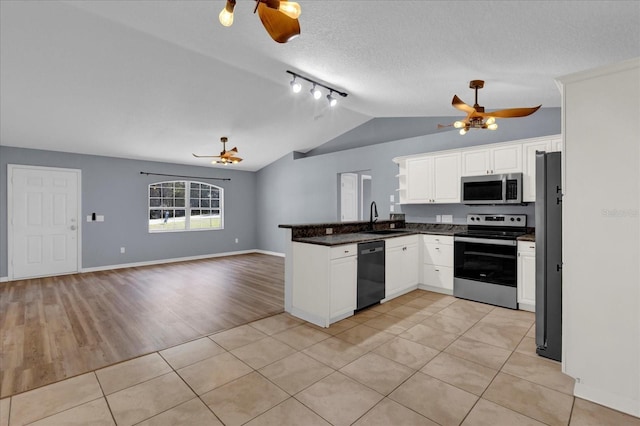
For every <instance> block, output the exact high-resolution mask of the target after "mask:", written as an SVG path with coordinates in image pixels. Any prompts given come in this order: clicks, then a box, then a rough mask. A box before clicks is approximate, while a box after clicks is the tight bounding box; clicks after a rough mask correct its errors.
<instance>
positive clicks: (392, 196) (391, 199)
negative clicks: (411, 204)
mask: <svg viewBox="0 0 640 426" xmlns="http://www.w3.org/2000/svg"><path fill="white" fill-rule="evenodd" d="M395 200H396V197H395V196H394V195H393V194H391V195H389V201H391V202H392V203H393V202H394V201H395Z"/></svg>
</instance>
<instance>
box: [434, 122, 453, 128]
mask: <svg viewBox="0 0 640 426" xmlns="http://www.w3.org/2000/svg"><path fill="white" fill-rule="evenodd" d="M445 127H453V123H451V124H438V129H444V128H445Z"/></svg>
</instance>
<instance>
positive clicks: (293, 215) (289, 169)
mask: <svg viewBox="0 0 640 426" xmlns="http://www.w3.org/2000/svg"><path fill="white" fill-rule="evenodd" d="M560 117H561V115H560V108H547V109H541V110H539V111H538V112H536V113H535V114H534V115H532V116H529V117H525V118H518V119H513V120H500V122H499V124H500V128H499V129H498V130H497V131H495V132H493V131H486V130H472V131H470V132H469V133H467V134H466V135H465V136H460V135H459V134H458V133H457V132H456V131H450V132H443V133H438V134H431V135H427V136H419V137H414V138H409V139H404V140H399V141H392V142H387V143H380V144H377V145H371V146H367V147H360V148H354V149H350V150H345V151H340V152H333V153H329V154H324V155H318V156H311V157H305V158H299V159H297V160H294V159H293V155H287V156H285V157H282V158H280V159H279V160H278V161H275V162H274V163H272V164H270V165H268V166H266V167H264V168H262V169H261V170H259V171H258V172H257V175H258V177H257V193H258V198H257V206H258V217H257V221H258V223H257V224H258V236H257V243H258V246H257V247H258V248H259V249H263V250H269V251H275V252H281V253H282V252H284V246H285V236H284V230H282V229H279V228H278V225H279V224H296V223H314V222H335V221H337V215H336V211H337V205H338V204H337V203H338V193H337V185H336V179H337V175H338V173H342V172H348V171H353V170H366V169H369V170H371V176H372V191H371V193H372V199H373V200H374V201H376V203H377V205H378V212H379V213H380V217H382V218H386V217H388V215H389V205H390V202H389V196H390V195H392V194H393V195H396V194H397V192H396V189H397V188H398V179H397V178H396V175H397V173H398V166H397V165H396V164H395V163H393V162H392V161H391V159H392V158H394V157H398V156H403V155H411V154H419V153H423V152H432V151H442V150H446V149H455V148H462V147H467V146H475V145H483V144H489V143H497V142H506V141H511V140H518V139H526V138H533V137H539V136H548V135H554V134H559V133H560V132H561V125H560ZM396 201H397V195H396ZM396 207H398V206H396ZM401 210H402V211H403V212H404V213H406V214H407V219H408V220H410V221H414V222H435V216H436V214H452V215H454V222H457V223H462V222H464V220H465V217H466V214H467V213H471V212H478V213H484V212H495V211H500V212H504V213H523V214H527V216H528V218H527V219H528V221H529V224H530V225H531V226H532V225H533V223H534V218H533V205H529V206H523V207H521V206H513V207H511V206H510V207H480V208H478V207H475V208H474V207H469V206H465V205H460V204H447V205H437V206H430V205H419V206H406V205H405V206H402V208H401ZM397 211H398V209H396V212H397Z"/></svg>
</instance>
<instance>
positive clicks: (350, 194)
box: [338, 170, 372, 222]
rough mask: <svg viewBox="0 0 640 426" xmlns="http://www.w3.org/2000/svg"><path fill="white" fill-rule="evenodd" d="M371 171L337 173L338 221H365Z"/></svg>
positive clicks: (369, 198) (369, 197) (369, 196)
mask: <svg viewBox="0 0 640 426" xmlns="http://www.w3.org/2000/svg"><path fill="white" fill-rule="evenodd" d="M371 182H372V179H371V170H359V171H353V172H344V173H338V219H339V220H340V222H353V221H358V220H366V219H368V217H366V216H367V215H368V210H367V209H368V206H369V204H370V203H371Z"/></svg>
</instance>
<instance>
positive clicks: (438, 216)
mask: <svg viewBox="0 0 640 426" xmlns="http://www.w3.org/2000/svg"><path fill="white" fill-rule="evenodd" d="M436 222H438V223H440V222H442V216H441V215H439V214H437V215H436Z"/></svg>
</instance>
